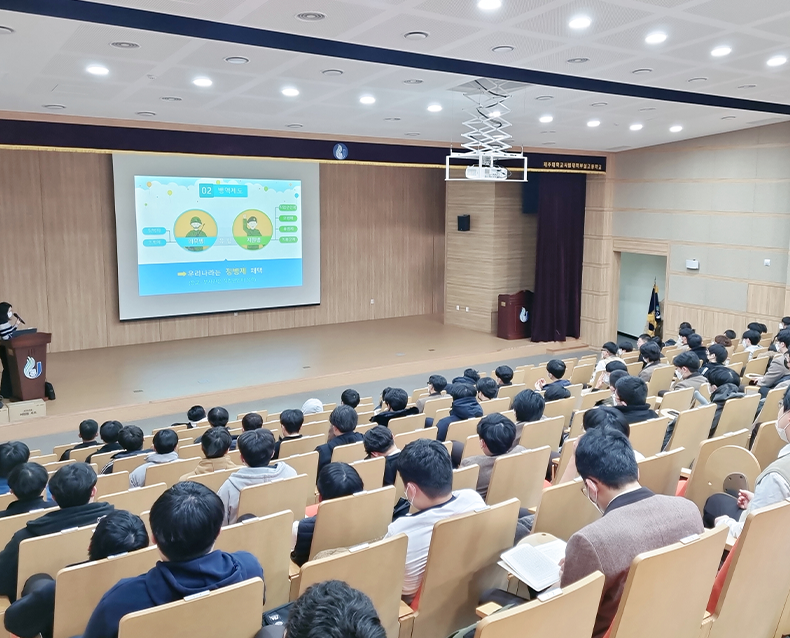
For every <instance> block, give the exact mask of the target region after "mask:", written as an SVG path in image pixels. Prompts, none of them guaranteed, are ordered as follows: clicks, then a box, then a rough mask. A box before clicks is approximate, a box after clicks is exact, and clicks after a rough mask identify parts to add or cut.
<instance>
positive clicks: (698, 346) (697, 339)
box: [686, 332, 708, 361]
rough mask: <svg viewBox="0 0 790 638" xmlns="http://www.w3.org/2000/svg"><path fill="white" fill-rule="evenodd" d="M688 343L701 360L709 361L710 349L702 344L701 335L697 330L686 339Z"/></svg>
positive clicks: (691, 350)
mask: <svg viewBox="0 0 790 638" xmlns="http://www.w3.org/2000/svg"><path fill="white" fill-rule="evenodd" d="M686 343H687V344H688V347H689V349H688V351H689V352H693V353H694V354H696V355H697V356H698V357H699V360H700V361H707V359H708V349H707V348H706V347H705V346H703V345H702V336H701V335H698V334H697V333H696V332H695V333H694V334H690V335H689V336H688V338H687V339H686Z"/></svg>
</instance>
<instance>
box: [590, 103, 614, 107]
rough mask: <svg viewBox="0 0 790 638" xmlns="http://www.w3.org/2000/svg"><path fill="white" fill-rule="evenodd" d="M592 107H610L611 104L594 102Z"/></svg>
mask: <svg viewBox="0 0 790 638" xmlns="http://www.w3.org/2000/svg"><path fill="white" fill-rule="evenodd" d="M590 106H594V107H596V108H597V107H599V106H609V102H593V103H592V104H590Z"/></svg>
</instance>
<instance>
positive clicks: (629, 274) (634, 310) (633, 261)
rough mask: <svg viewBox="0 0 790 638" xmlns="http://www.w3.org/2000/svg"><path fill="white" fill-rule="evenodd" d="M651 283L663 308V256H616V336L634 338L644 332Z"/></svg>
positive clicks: (665, 266)
mask: <svg viewBox="0 0 790 638" xmlns="http://www.w3.org/2000/svg"><path fill="white" fill-rule="evenodd" d="M654 281H655V283H656V284H657V285H658V299H659V301H660V303H661V307H662V308H663V307H664V297H665V296H666V286H667V283H666V282H667V258H666V255H642V254H639V253H626V252H623V253H620V297H619V300H618V313H617V332H618V333H622V334H624V335H626V336H629V337H633V338H636V337H638V336H639V335H640V334H642V333H643V332H644V331H645V328H646V327H647V312H648V310H649V309H650V296H651V294H652V293H653V282H654Z"/></svg>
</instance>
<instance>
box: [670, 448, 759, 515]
mask: <svg viewBox="0 0 790 638" xmlns="http://www.w3.org/2000/svg"><path fill="white" fill-rule="evenodd" d="M694 469H695V470H697V471H696V473H695V475H694V476H692V477H690V478H689V482H688V486H687V487H686V493H685V497H686V498H687V499H689V500H690V501H693V502H694V504H695V505H696V506H697V507H698V508H699V511H700V513H702V509H703V507H705V501H706V500H708V498H709V497H710V496H713V494H716V493H718V492H721V491H723V490H724V487H723V484H724V479H725V478H726V477H727V476H728V475H729V474H732V473H734V472H738V473H740V474H743V475H744V476H745V477H746V480H747V481H748V483H749V487H748V489H750V490H751V491H754V484H755V482H756V481H757V477H758V476H759V475H760V472H761V470H760V464H759V463H758V462H757V459H756V458H754V455H753V454H752V453H751V452H749V450H747V449H745V448H743V447H741V446H739V445H724V446H721V447H719V448H718V449H715V450H713V451H712V452H711V453H710V455H709V456H708V458H707V460H703V459H699V460H698V461H697V463H695V464H694ZM692 478H693V479H694V481H693V482H692V480H691V479H692Z"/></svg>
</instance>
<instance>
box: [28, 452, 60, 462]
mask: <svg viewBox="0 0 790 638" xmlns="http://www.w3.org/2000/svg"><path fill="white" fill-rule="evenodd" d="M59 459H60V457H59V456H58V455H57V454H39V455H38V456H33V455H30V456H28V459H27V460H28V461H29V462H30V463H38V464H39V465H47V464H49V463H57V462H58V461H59Z"/></svg>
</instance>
